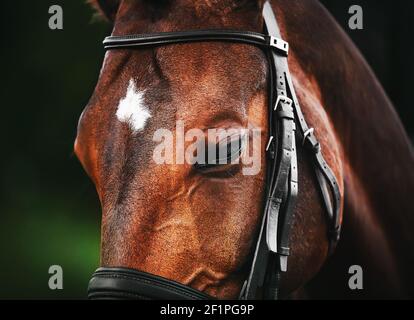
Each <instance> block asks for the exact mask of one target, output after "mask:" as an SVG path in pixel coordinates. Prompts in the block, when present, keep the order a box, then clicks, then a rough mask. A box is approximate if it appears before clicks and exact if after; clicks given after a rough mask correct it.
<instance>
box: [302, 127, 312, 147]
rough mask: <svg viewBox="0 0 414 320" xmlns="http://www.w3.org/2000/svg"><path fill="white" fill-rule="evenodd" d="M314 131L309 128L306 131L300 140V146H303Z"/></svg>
mask: <svg viewBox="0 0 414 320" xmlns="http://www.w3.org/2000/svg"><path fill="white" fill-rule="evenodd" d="M314 131H315V129H314V128H309V129H308V130H306V131H305V132H304V133H303V140H302V145H305V142H306V139H308V137H309V136H310V135H311V134H313V132H314Z"/></svg>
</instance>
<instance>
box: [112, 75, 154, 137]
mask: <svg viewBox="0 0 414 320" xmlns="http://www.w3.org/2000/svg"><path fill="white" fill-rule="evenodd" d="M144 94H145V91H139V90H138V89H137V88H136V85H135V82H134V80H133V79H130V80H129V85H128V89H127V93H126V95H125V97H124V98H122V99H121V100H120V101H119V104H118V108H117V111H116V117H117V118H118V120H119V121H121V122H125V123H127V124H129V126H130V127H131V129H132V131H133V133H136V132H138V131H142V130H143V129H144V128H145V125H146V123H147V120H148V119H149V118H151V113H150V112H149V110H148V108H147V106H146V105H145V102H144Z"/></svg>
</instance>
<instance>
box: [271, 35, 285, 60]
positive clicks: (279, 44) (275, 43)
mask: <svg viewBox="0 0 414 320" xmlns="http://www.w3.org/2000/svg"><path fill="white" fill-rule="evenodd" d="M269 46H270V47H272V48H276V49H278V50H279V51H281V52H282V53H284V54H285V55H286V56H287V55H288V54H289V43H288V42H286V41H285V40H282V39H280V38H277V37H273V36H269Z"/></svg>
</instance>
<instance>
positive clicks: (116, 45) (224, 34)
mask: <svg viewBox="0 0 414 320" xmlns="http://www.w3.org/2000/svg"><path fill="white" fill-rule="evenodd" d="M206 41H219V42H233V43H245V44H249V45H254V46H257V47H260V48H262V49H270V48H272V49H276V50H277V51H280V52H281V53H282V54H286V55H287V53H288V50H289V45H288V43H287V42H286V41H284V40H282V39H280V38H274V37H271V36H269V35H265V34H262V33H257V32H250V31H235V30H219V29H210V30H193V31H178V32H159V33H149V34H138V35H125V36H109V37H106V38H105V40H104V41H103V45H104V48H105V49H106V50H110V49H133V48H146V47H155V46H165V45H170V44H179V43H191V42H206Z"/></svg>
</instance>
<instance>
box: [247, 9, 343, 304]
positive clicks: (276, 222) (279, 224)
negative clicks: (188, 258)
mask: <svg viewBox="0 0 414 320" xmlns="http://www.w3.org/2000/svg"><path fill="white" fill-rule="evenodd" d="M263 17H264V20H265V27H266V30H267V33H268V34H270V35H271V36H273V37H279V38H280V37H281V35H280V30H279V27H278V25H277V20H276V17H275V15H274V12H273V9H272V7H271V5H270V3H269V2H268V1H266V2H265V4H264V8H263ZM271 58H272V60H273V63H272V64H271V65H272V66H273V68H272V69H271V71H273V73H272V74H273V77H274V75H276V79H274V80H273V81H271V82H273V84H271V85H272V86H273V87H271V88H270V92H271V95H272V94H273V92H274V91H275V89H276V103H275V108H274V109H275V110H280V109H281V108H282V112H283V114H284V115H286V114H287V116H285V117H284V118H285V119H279V127H280V130H279V134H280V136H279V138H278V139H274V138H273V139H272V137H273V136H272V130H271V133H270V135H271V137H270V138H271V143H270V145H269V146H268V147H269V150H270V158H273V155H274V153H275V152H274V151H272V149H273V150H278V152H277V153H276V154H277V155H278V159H276V161H271V163H272V164H271V166H272V169H271V174H270V175H271V177H270V181H271V183H270V184H269V185H270V187H271V188H273V190H272V189H270V190H269V191H268V195H267V197H266V206H265V213H264V216H263V219H262V223H261V228H260V232H259V238H258V241H257V245H256V249H255V252H254V256H253V262H252V266H251V269H250V274H249V277H248V279H247V280H246V283H245V284H244V286H243V290H242V292H241V294H240V298H241V299H254V298H256V297H257V290H258V288H260V287H262V288H264V289H265V290H264V292H263V298H265V299H277V298H278V295H279V292H278V290H279V287H280V284H279V282H280V277H281V272H286V271H287V257H288V256H289V254H290V246H289V235H290V230H291V226H292V223H293V220H294V216H293V213H294V210H293V208H294V204H295V202H296V197H297V193H298V171H297V156H296V144H295V131H296V127H295V123H297V124H298V130H297V131H298V134H299V135H301V136H302V140H303V141H304V144H305V146H306V147H307V149H308V150H310V151H311V156H312V158H313V162H314V166H315V173H316V177H317V179H318V182H319V186H320V190H321V193H322V198H323V200H324V203H325V207H326V210H327V213H328V218H329V221H330V223H329V235H328V239H329V252H330V253H331V252H332V250H333V248H334V247H335V246H336V243H337V241H338V240H339V234H340V192H339V186H338V183H337V181H336V178H335V176H334V175H333V173H332V170H331V169H330V167H329V166H328V164H327V163H326V161H325V159H324V157H323V155H322V153H321V149H320V144H319V142H318V141H317V139H316V137H315V135H314V130H313V129H309V127H308V125H307V123H306V121H305V118H304V116H303V114H302V111H301V108H300V105H299V101H298V99H297V96H296V93H295V90H294V86H293V81H292V77H291V75H290V71H289V66H288V61H287V56H286V55H280V54H279V53H278V52H275V51H272V52H271ZM272 74H271V76H272ZM274 88H275V89H274ZM270 99H272V96H271V97H270ZM286 100H287V101H288V102H289V103H288V104H286V103H283V101H286ZM270 101H274V100H270ZM278 102H282V103H281V104H280V106H279V103H278ZM271 105H273V103H271ZM292 107H293V109H292ZM270 112H274V110H270ZM292 112H293V114H294V116H293V117H291V115H292ZM279 114H280V111H279ZM274 117H275V115H274V114H273V115H272V118H273V119H274ZM276 117H277V115H276ZM288 120H291V121H288ZM295 120H296V121H295ZM274 122H275V121H272V123H271V124H270V128H273V126H274V125H275V124H274ZM290 137H293V139H290ZM278 144H279V145H278ZM280 145H281V146H280ZM287 154H289V155H290V157H289V156H287ZM276 166H277V167H278V169H276ZM287 171H288V172H289V174H288V173H287ZM275 172H278V173H277V175H276V183H275V184H273V183H272V179H273V178H274V177H275V176H274V173H275ZM268 181H269V180H268ZM280 188H283V189H280ZM283 191H285V194H286V197H285V198H284V199H283V198H282V197H281V195H282V194H283ZM282 205H284V214H283V216H281V215H280V212H281V207H282ZM278 233H279V234H278ZM265 239H266V240H265ZM266 275H267V276H266ZM265 276H266V277H265ZM265 282H266V284H265Z"/></svg>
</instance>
